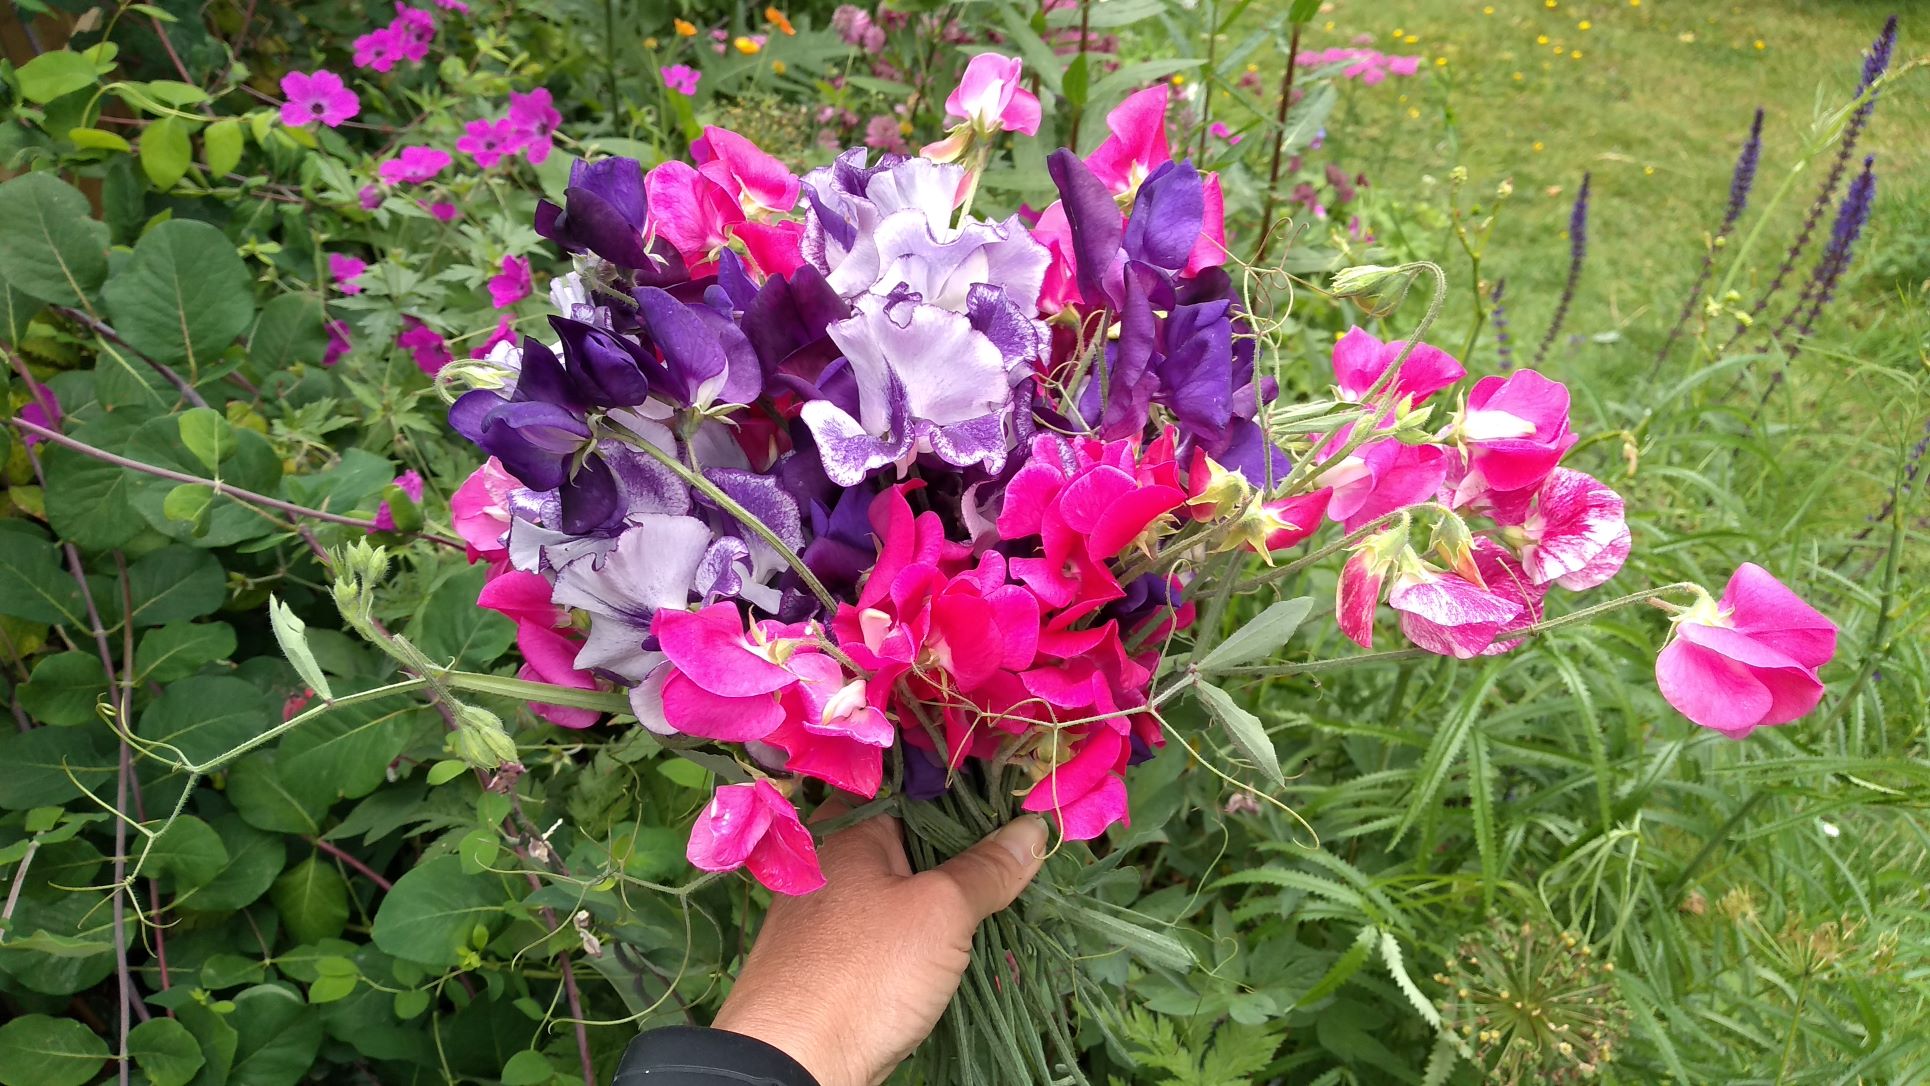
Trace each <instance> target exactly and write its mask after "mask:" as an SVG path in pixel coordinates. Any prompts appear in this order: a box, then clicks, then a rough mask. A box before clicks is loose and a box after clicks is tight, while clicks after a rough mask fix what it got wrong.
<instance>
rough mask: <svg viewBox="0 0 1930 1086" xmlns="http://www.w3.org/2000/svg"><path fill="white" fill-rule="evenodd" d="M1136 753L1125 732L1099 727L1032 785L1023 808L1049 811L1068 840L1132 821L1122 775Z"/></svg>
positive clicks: (1043, 811) (1094, 834)
mask: <svg viewBox="0 0 1930 1086" xmlns="http://www.w3.org/2000/svg"><path fill="white" fill-rule="evenodd" d="M1067 742H1071V740H1067ZM1130 753H1131V750H1130V748H1129V747H1128V745H1127V743H1126V738H1125V736H1124V735H1122V734H1120V732H1119V731H1117V730H1115V729H1114V728H1112V727H1109V726H1106V725H1100V726H1097V727H1094V728H1093V729H1091V730H1090V731H1089V732H1087V733H1086V735H1085V737H1084V739H1083V740H1080V741H1078V742H1077V747H1076V752H1074V753H1073V754H1072V756H1071V757H1070V758H1068V759H1067V760H1066V761H1065V762H1064V763H1062V764H1060V765H1058V766H1055V767H1054V768H1053V769H1052V771H1051V772H1049V773H1047V774H1046V775H1045V777H1044V778H1043V779H1041V780H1040V781H1039V783H1037V784H1035V785H1033V786H1032V790H1031V791H1030V792H1027V793H1026V794H1025V801H1024V802H1023V803H1021V804H1020V805H1019V806H1020V807H1021V808H1022V809H1024V810H1027V811H1032V812H1034V813H1036V814H1045V813H1048V812H1049V813H1050V814H1051V815H1052V817H1053V819H1054V820H1055V821H1057V822H1058V824H1059V832H1060V833H1061V834H1063V835H1064V836H1065V838H1066V840H1068V841H1090V840H1092V839H1093V838H1095V837H1097V836H1099V835H1100V834H1102V833H1104V832H1106V828H1107V827H1108V826H1111V825H1112V824H1113V823H1115V822H1117V823H1119V824H1120V825H1122V826H1125V825H1131V824H1132V823H1131V819H1130V818H1128V817H1127V808H1126V782H1125V781H1124V780H1122V779H1120V776H1119V774H1120V773H1121V772H1122V771H1123V770H1124V769H1125V768H1126V758H1127V755H1129V754H1130Z"/></svg>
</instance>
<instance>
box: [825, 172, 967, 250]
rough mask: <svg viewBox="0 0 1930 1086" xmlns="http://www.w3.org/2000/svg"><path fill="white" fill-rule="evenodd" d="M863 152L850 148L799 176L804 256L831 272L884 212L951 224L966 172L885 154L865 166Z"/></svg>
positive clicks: (881, 217) (873, 229)
mask: <svg viewBox="0 0 1930 1086" xmlns="http://www.w3.org/2000/svg"><path fill="white" fill-rule="evenodd" d="M866 155H867V152H866V151H865V149H864V148H862V147H854V148H852V149H851V150H849V151H846V152H844V153H843V154H841V155H839V156H838V157H837V159H836V161H834V162H832V164H831V165H829V166H826V167H823V168H820V169H816V170H812V171H811V172H810V173H807V174H805V175H804V178H803V187H802V193H803V196H804V200H805V202H806V204H807V205H808V208H809V210H808V211H807V212H806V214H805V220H804V238H803V241H802V251H803V254H804V259H805V261H806V262H807V263H809V264H810V265H811V266H813V267H815V268H817V270H819V271H820V272H823V273H825V274H826V275H830V274H831V273H832V272H834V271H835V270H837V269H838V268H839V267H841V266H842V265H843V264H844V261H845V259H846V257H847V256H849V255H850V254H851V252H852V250H853V249H855V248H857V247H859V246H860V245H861V244H862V243H863V240H864V239H865V238H866V237H868V236H869V235H870V234H871V233H872V232H874V231H875V230H877V228H878V224H879V223H880V222H882V221H883V220H884V219H885V217H886V216H888V215H891V214H893V213H895V212H900V211H914V212H917V213H918V217H919V218H920V219H921V220H923V221H925V222H930V223H950V222H951V217H952V208H953V206H954V205H955V202H956V199H957V196H958V185H959V182H960V180H961V179H962V178H963V177H964V176H965V171H964V170H963V169H962V168H961V167H959V166H956V165H951V164H940V163H936V162H932V161H930V160H928V159H922V158H904V157H902V156H900V155H885V156H884V157H882V158H881V159H879V162H878V164H877V165H876V166H869V167H867V166H866V165H865V160H866Z"/></svg>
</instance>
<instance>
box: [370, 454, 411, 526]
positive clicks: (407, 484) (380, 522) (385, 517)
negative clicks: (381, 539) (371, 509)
mask: <svg viewBox="0 0 1930 1086" xmlns="http://www.w3.org/2000/svg"><path fill="white" fill-rule="evenodd" d="M389 485H390V486H393V487H395V488H396V489H397V490H400V491H402V493H403V494H404V495H406V496H407V497H408V499H409V500H410V501H412V502H417V503H420V502H421V501H422V476H421V475H419V474H417V473H416V471H415V469H414V468H411V469H409V470H408V471H405V472H403V473H402V474H400V475H398V476H396V477H395V480H394V481H393V482H391V483H390V484H389ZM374 530H375V531H378V532H393V531H395V513H394V512H393V511H392V510H390V509H389V503H388V502H386V501H385V502H383V503H382V504H381V505H378V506H376V508H375V529H374Z"/></svg>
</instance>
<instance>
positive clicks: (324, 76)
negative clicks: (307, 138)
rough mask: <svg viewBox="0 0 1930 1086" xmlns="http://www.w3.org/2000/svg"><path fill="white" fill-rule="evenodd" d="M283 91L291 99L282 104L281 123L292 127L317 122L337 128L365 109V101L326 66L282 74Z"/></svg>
mask: <svg viewBox="0 0 1930 1086" xmlns="http://www.w3.org/2000/svg"><path fill="white" fill-rule="evenodd" d="M281 92H282V94H284V95H286V96H287V98H288V100H287V101H285V102H283V103H282V104H281V123H283V124H285V125H287V126H288V127H290V128H300V127H302V126H303V125H308V124H313V123H315V122H316V121H320V122H321V123H323V124H325V125H327V126H328V127H330V128H334V127H336V126H338V125H340V124H341V123H342V122H343V121H346V120H348V119H349V118H351V117H353V116H355V115H356V114H357V113H360V112H362V100H361V99H360V98H357V97H356V96H355V92H354V91H352V90H349V89H348V87H346V86H345V85H343V83H342V77H341V76H339V75H336V74H335V73H334V72H331V71H329V70H328V69H326V68H323V69H321V70H319V71H316V72H313V73H308V72H289V73H288V74H287V75H284V76H282V77H281Z"/></svg>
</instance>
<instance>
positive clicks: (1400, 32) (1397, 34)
mask: <svg viewBox="0 0 1930 1086" xmlns="http://www.w3.org/2000/svg"><path fill="white" fill-rule="evenodd" d="M1406 33H1407V31H1406V30H1403V29H1402V28H1400V27H1398V26H1397V27H1395V28H1394V36H1395V37H1397V38H1398V37H1402V36H1404V35H1405V34H1406Z"/></svg>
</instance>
